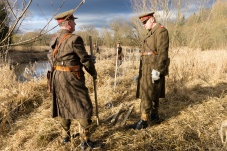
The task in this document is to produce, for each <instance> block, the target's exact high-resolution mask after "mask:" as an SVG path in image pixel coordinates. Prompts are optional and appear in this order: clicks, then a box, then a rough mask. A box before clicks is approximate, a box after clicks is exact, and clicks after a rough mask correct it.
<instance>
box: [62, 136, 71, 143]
mask: <svg viewBox="0 0 227 151" xmlns="http://www.w3.org/2000/svg"><path fill="white" fill-rule="evenodd" d="M68 142H70V137H64V138H63V139H62V144H63V145H65V144H66V143H68Z"/></svg>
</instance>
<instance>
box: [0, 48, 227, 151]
mask: <svg viewBox="0 0 227 151" xmlns="http://www.w3.org/2000/svg"><path fill="white" fill-rule="evenodd" d="M101 50H102V51H101V55H100V56H98V55H97V63H96V67H97V71H98V80H97V88H98V89H97V92H98V103H99V104H98V105H99V116H100V120H101V124H100V125H99V126H97V125H96V123H95V117H94V121H93V126H92V129H91V131H92V132H93V135H92V137H91V138H92V140H96V141H98V142H100V143H102V145H103V146H102V149H101V150H122V151H127V150H128V149H129V148H130V150H147V151H148V150H149V151H150V150H188V151H189V150H193V151H194V150H220V151H224V150H226V149H227V148H226V146H224V145H223V144H222V143H221V139H220V136H219V134H218V132H219V129H220V124H221V122H222V121H223V120H224V119H227V110H226V108H227V97H226V93H227V83H226V72H227V61H226V57H227V53H226V51H225V50H219V51H217V50H216V51H215V50H211V51H200V50H192V49H187V48H178V49H171V50H170V56H171V65H170V75H169V77H167V80H166V82H167V85H166V87H167V91H166V93H167V95H166V99H163V100H161V104H160V114H161V117H162V118H163V119H164V121H163V122H162V123H161V124H158V125H154V124H153V123H151V122H150V123H149V124H150V126H149V127H148V128H147V129H145V130H141V131H135V130H131V129H127V128H126V127H125V126H123V127H122V126H121V124H120V123H119V122H120V120H121V117H122V116H123V115H122V116H119V118H118V121H117V122H116V124H111V123H110V121H107V122H105V123H103V122H102V121H103V120H104V119H106V118H107V117H108V116H110V115H113V114H114V113H116V112H117V111H118V110H119V108H120V107H122V114H125V113H126V112H125V111H126V110H127V109H128V107H129V106H130V105H131V104H132V105H133V106H134V108H133V110H132V113H131V114H130V115H129V118H128V120H127V121H126V123H127V125H128V124H131V123H134V122H136V121H137V120H138V119H139V103H140V100H138V99H135V92H136V82H135V81H133V79H134V76H136V75H137V74H138V59H135V56H137V54H136V53H133V55H131V54H129V53H127V54H126V51H125V56H126V57H127V56H128V57H127V58H125V61H124V63H123V64H122V65H121V66H120V68H119V74H118V76H117V84H116V89H115V91H114V87H113V86H114V73H115V56H114V49H112V50H107V49H106V50H104V49H101ZM108 54H109V55H108ZM110 54H112V57H111V58H108V57H106V56H111V55H110ZM129 56H131V57H129ZM132 56H134V57H132ZM129 58H130V59H129ZM0 70H1V73H2V74H1V75H0V79H1V86H0V88H1V95H0V100H1V103H0V124H1V125H0V127H1V132H0V137H1V141H0V150H5V151H8V150H29V151H30V150H49V151H54V150H62V151H65V150H78V145H79V140H78V139H77V138H76V139H74V140H73V141H72V142H71V143H69V144H67V145H65V146H63V145H61V143H60V141H61V126H60V124H59V121H58V120H59V119H58V118H56V119H53V118H51V117H50V115H51V114H50V108H51V95H50V94H49V93H48V92H47V85H46V78H45V77H43V78H41V79H40V80H36V79H34V80H32V81H30V82H26V83H19V82H16V81H15V80H12V79H15V78H14V77H15V76H14V74H13V72H12V71H9V70H8V68H7V67H1V68H0ZM86 78H87V82H86V84H87V86H88V88H89V91H90V95H91V99H92V100H93V102H94V94H93V86H92V78H91V77H90V76H89V75H88V74H86ZM106 103H112V104H113V107H112V108H107V107H106V105H105V104H106ZM74 124H75V127H74V130H75V132H77V131H78V129H77V127H76V126H77V123H74Z"/></svg>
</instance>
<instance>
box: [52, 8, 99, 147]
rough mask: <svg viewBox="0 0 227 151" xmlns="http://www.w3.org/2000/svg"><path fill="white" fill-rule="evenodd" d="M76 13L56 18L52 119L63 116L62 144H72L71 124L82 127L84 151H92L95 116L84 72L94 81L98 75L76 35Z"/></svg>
mask: <svg viewBox="0 0 227 151" xmlns="http://www.w3.org/2000/svg"><path fill="white" fill-rule="evenodd" d="M73 12H74V11H73V10H70V11H67V12H63V13H61V14H59V15H57V16H56V17H55V19H56V20H57V22H58V24H59V26H60V30H59V31H58V32H57V34H56V35H55V36H54V37H53V39H52V40H51V42H50V47H51V50H50V52H49V54H48V58H49V60H50V62H51V63H52V66H53V68H54V72H53V76H52V93H53V103H52V117H57V116H60V117H61V119H62V121H61V124H62V126H63V129H64V133H63V143H64V144H66V143H67V142H69V141H70V138H71V135H70V125H71V120H72V119H76V120H77V121H78V122H79V126H80V139H81V148H82V149H84V148H87V147H93V146H94V144H93V142H92V141H91V140H90V139H89V138H88V132H89V127H90V124H91V116H92V110H93V107H92V102H91V99H90V97H89V94H88V89H87V87H86V86H85V77H84V71H83V68H85V70H86V71H87V72H88V73H89V74H90V75H91V76H93V77H94V78H96V76H97V73H96V69H95V66H94V61H93V60H92V57H91V56H90V55H88V53H87V52H86V50H85V46H84V42H83V39H82V38H81V37H80V36H78V35H75V34H73V32H74V31H75V25H76V23H75V22H74V19H77V18H76V17H74V16H73Z"/></svg>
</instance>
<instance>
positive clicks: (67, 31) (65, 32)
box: [58, 29, 72, 35]
mask: <svg viewBox="0 0 227 151" xmlns="http://www.w3.org/2000/svg"><path fill="white" fill-rule="evenodd" d="M68 33H72V32H70V31H69V30H66V29H60V30H59V31H58V34H60V35H62V34H68Z"/></svg>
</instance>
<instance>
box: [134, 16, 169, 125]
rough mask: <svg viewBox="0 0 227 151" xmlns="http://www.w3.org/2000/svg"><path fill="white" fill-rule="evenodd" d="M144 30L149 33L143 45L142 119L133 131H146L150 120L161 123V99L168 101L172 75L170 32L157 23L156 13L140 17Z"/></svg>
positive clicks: (141, 77) (141, 79) (141, 78)
mask: <svg viewBox="0 0 227 151" xmlns="http://www.w3.org/2000/svg"><path fill="white" fill-rule="evenodd" d="M139 19H140V20H141V21H142V23H143V26H144V27H145V28H146V29H147V30H148V33H147V36H146V37H145V39H144V41H143V46H142V48H143V49H142V52H141V60H142V74H141V76H140V79H139V80H140V87H139V88H140V94H139V95H140V96H139V97H140V98H141V104H140V109H141V119H140V120H139V121H138V122H136V123H135V124H133V125H131V128H133V129H138V130H140V129H143V128H146V127H147V126H148V122H147V120H148V117H149V115H150V120H154V121H156V122H158V121H159V114H158V108H159V98H164V97H165V76H166V75H167V74H168V65H169V58H168V49H169V36H168V31H167V29H166V28H165V27H164V26H162V25H161V24H159V23H157V22H156V19H155V17H154V12H151V13H147V14H144V15H141V16H139Z"/></svg>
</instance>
